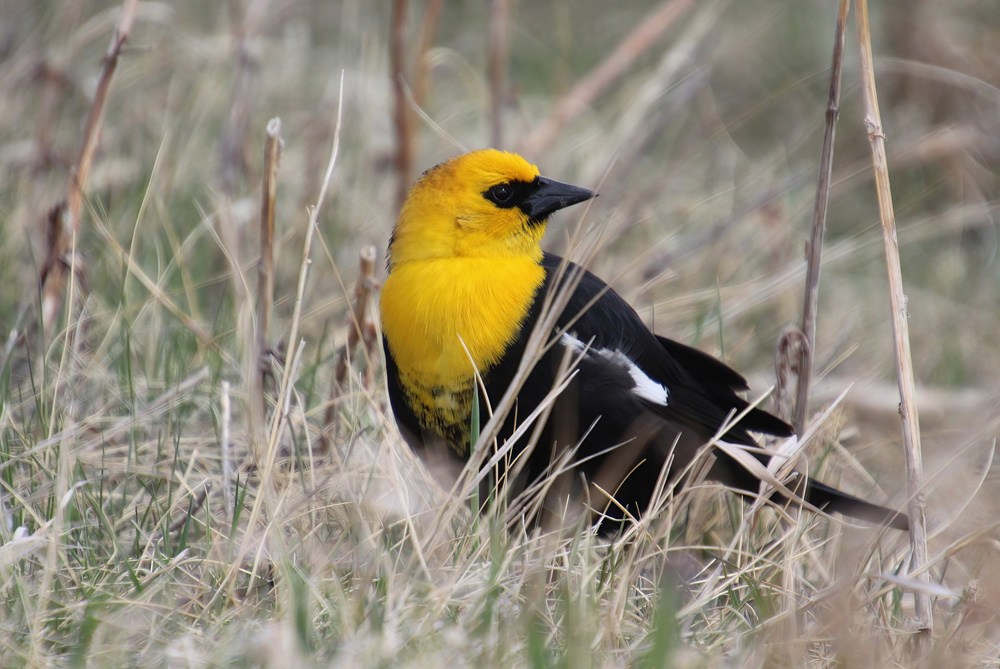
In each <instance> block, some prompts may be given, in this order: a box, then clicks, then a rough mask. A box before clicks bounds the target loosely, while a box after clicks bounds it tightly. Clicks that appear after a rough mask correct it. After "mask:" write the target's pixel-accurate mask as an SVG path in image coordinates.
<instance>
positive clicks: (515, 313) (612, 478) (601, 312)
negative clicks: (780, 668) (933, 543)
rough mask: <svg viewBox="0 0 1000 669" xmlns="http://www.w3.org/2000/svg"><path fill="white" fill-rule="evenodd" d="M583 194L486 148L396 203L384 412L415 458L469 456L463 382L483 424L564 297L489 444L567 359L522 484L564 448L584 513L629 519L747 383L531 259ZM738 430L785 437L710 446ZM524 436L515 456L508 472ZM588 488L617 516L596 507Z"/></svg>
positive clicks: (825, 499)
mask: <svg viewBox="0 0 1000 669" xmlns="http://www.w3.org/2000/svg"><path fill="white" fill-rule="evenodd" d="M591 197H593V193H592V192H591V191H589V190H586V189H584V188H579V187H576V186H571V185H568V184H564V183H559V182H558V181H553V180H551V179H547V178H545V177H543V176H540V175H539V172H538V169H537V168H536V167H535V166H534V165H531V164H530V163H528V162H527V161H525V160H524V159H523V158H521V157H520V156H517V155H514V154H511V153H504V152H501V151H496V150H482V151H474V152H471V153H467V154H465V155H462V156H460V157H458V158H455V159H453V160H449V161H448V162H445V163H443V164H441V165H438V166H437V167H434V168H432V169H430V170H428V171H427V172H426V173H425V174H424V175H423V177H422V178H421V179H420V180H419V181H418V182H417V183H416V185H415V186H414V187H413V189H412V190H411V191H410V194H409V197H408V198H407V200H406V202H405V204H404V205H403V208H402V211H401V212H400V215H399V220H398V222H397V224H396V227H395V229H394V230H393V235H392V240H391V242H390V245H389V251H388V267H389V275H388V277H387V278H386V280H385V284H384V285H383V288H382V297H381V316H382V331H383V334H384V347H385V356H386V366H387V376H388V386H389V399H390V401H391V403H392V409H393V412H394V413H395V416H396V421H397V423H398V424H399V427H400V431H401V432H402V433H403V436H404V437H405V439H406V440H407V442H408V443H409V444H410V445H411V446H412V447H413V448H414V449H415V450H416V451H417V452H418V453H421V454H422V455H425V456H429V455H431V454H433V453H435V452H438V453H440V452H446V453H449V454H450V455H451V457H453V458H455V459H457V460H459V461H463V460H464V459H466V458H468V456H469V449H470V424H471V421H470V416H471V413H472V403H473V401H474V398H475V397H476V396H477V393H476V392H475V390H474V384H475V383H476V372H478V373H479V374H480V375H481V378H482V381H483V383H484V386H485V389H486V397H483V396H482V393H479V394H478V396H479V402H480V406H481V410H480V416H482V417H483V418H482V420H483V422H484V423H485V421H486V417H487V415H488V413H487V412H488V407H487V401H488V400H489V401H492V405H495V404H496V403H497V402H499V401H500V398H501V397H503V395H504V392H505V391H506V390H507V388H508V386H509V385H510V384H511V382H512V379H513V378H514V375H515V372H516V370H517V368H518V365H519V363H520V361H521V358H522V356H523V354H524V350H525V345H526V342H527V341H528V337H529V335H530V334H531V332H532V329H533V328H534V327H535V325H536V323H537V322H538V321H539V319H540V317H541V314H542V305H543V303H544V302H545V298H546V295H548V294H550V293H554V292H556V291H558V290H560V287H561V286H567V287H566V288H565V289H567V290H571V291H572V293H571V295H570V296H569V299H568V302H567V303H566V304H565V307H564V308H563V309H562V311H561V313H560V314H559V316H558V318H557V319H556V322H555V326H554V328H553V330H552V332H551V333H549V334H550V337H549V339H550V344H551V346H550V347H549V348H548V349H547V351H546V352H545V353H544V354H543V355H542V356H541V358H540V359H539V360H538V362H537V364H535V366H534V368H533V369H532V371H531V372H530V374H529V376H528V377H527V379H526V381H525V382H524V384H523V386H522V387H521V389H520V390H519V391H518V394H517V402H516V405H515V407H514V410H513V411H511V412H510V413H509V414H508V416H507V418H506V421H505V423H504V425H503V429H502V430H501V432H500V437H499V443H501V444H502V443H504V440H505V439H506V438H508V437H509V436H510V435H511V434H512V433H513V431H514V429H515V427H516V425H517V423H518V421H523V420H524V418H525V417H526V416H529V415H530V414H531V413H532V411H534V410H535V408H536V407H538V406H539V404H540V403H542V402H543V401H544V400H545V397H546V395H547V394H549V393H550V392H551V391H552V388H553V385H554V381H555V379H556V376H557V374H558V370H559V369H560V366H561V365H562V366H563V367H562V368H563V369H565V360H566V359H568V358H569V359H573V360H575V361H576V362H577V371H576V375H575V376H573V377H572V381H571V382H570V383H569V385H568V387H567V388H566V389H565V390H564V391H563V392H562V393H561V395H560V396H559V398H558V399H557V400H556V401H555V402H554V404H553V405H552V407H551V411H549V412H548V414H547V416H546V417H545V420H544V424H543V426H542V428H541V432H540V437H539V439H538V440H537V442H536V446H535V448H534V449H533V450H532V451H531V452H530V453H529V454H528V455H527V460H526V461H525V462H524V463H522V464H523V466H522V468H521V469H520V471H521V472H522V475H521V480H520V484H521V486H522V487H523V486H524V485H526V484H530V483H532V482H534V481H536V480H538V479H539V478H540V477H543V476H545V475H546V474H547V473H548V472H550V471H551V469H552V468H551V466H550V465H551V463H552V462H553V461H554V459H555V457H556V455H558V454H559V453H565V452H566V449H575V450H574V451H573V457H572V462H573V463H574V466H573V470H572V472H571V477H570V486H571V487H575V489H576V492H577V493H579V492H584V491H583V490H582V489H581V485H582V483H581V482H582V481H584V480H585V481H587V482H588V483H587V485H588V486H591V485H592V486H593V487H592V488H591V490H589V491H586V492H587V493H588V494H589V495H590V504H591V506H592V507H594V508H596V509H598V510H600V509H606V513H607V514H608V515H610V516H613V517H618V518H620V517H621V516H622V515H623V514H622V511H621V509H622V508H624V509H626V510H628V512H629V513H630V514H632V515H635V516H636V517H637V516H638V514H641V513H643V512H644V511H645V510H646V509H647V506H648V504H649V501H650V498H651V495H652V494H653V492H654V491H655V489H656V486H657V481H658V478H659V477H660V475H661V470H662V469H663V468H664V467H667V466H669V468H670V472H680V471H681V470H682V469H684V467H685V466H686V465H687V464H688V463H690V462H691V460H692V458H694V457H695V454H696V453H697V451H698V450H699V448H700V447H702V446H703V445H704V444H705V443H706V442H707V441H708V440H710V439H711V438H712V437H713V436H714V435H715V434H716V432H717V431H718V430H719V429H720V427H721V426H723V424H724V423H725V422H726V421H727V419H728V418H730V417H731V416H732V415H733V414H734V413H739V412H743V411H744V410H745V409H746V408H747V403H746V401H744V400H743V399H742V398H741V397H739V396H738V395H737V394H736V392H737V391H741V390H745V389H746V388H747V384H746V381H745V380H744V379H743V377H742V376H740V375H739V374H737V373H736V372H735V371H733V370H732V369H730V368H729V367H727V366H726V365H725V364H723V363H722V362H720V361H718V360H716V359H715V358H713V357H711V356H709V355H707V354H705V353H702V352H700V351H698V350H696V349H693V348H690V347H688V346H685V345H683V344H679V343H677V342H675V341H671V340H670V339H666V338H664V337H659V336H657V335H655V334H653V333H652V332H650V330H649V329H648V328H647V327H646V326H645V324H643V322H642V320H641V319H640V318H639V316H638V314H636V312H635V310H633V309H632V307H630V306H629V305H628V304H627V303H626V302H625V301H624V300H623V299H622V298H621V297H620V296H619V295H618V294H617V293H615V291H614V290H612V289H610V288H609V287H608V285H607V284H605V283H604V282H603V281H601V279H599V278H597V277H596V276H594V275H593V274H591V273H590V272H586V271H583V270H582V269H580V268H578V267H577V266H576V265H573V264H572V263H568V262H566V261H564V260H563V259H562V258H560V257H558V256H555V255H552V254H550V253H544V252H543V251H542V249H541V247H540V246H539V242H540V241H541V239H542V235H543V234H544V233H545V225H546V220H547V219H548V217H549V215H550V214H552V213H553V212H555V211H558V210H559V209H562V208H564V207H568V206H570V205H573V204H577V203H579V202H583V201H585V200H588V199H590V198H591ZM561 266H562V267H563V268H564V271H562V272H560V271H559V269H560V267H561ZM566 268H568V269H569V271H565V269H566ZM574 275H575V276H574ZM574 284H575V285H574ZM751 432H760V433H765V434H771V435H777V436H782V437H786V436H790V435H791V434H792V429H791V427H790V426H789V425H787V424H786V423H785V422H783V421H781V420H779V419H778V418H776V417H774V416H772V415H771V414H769V413H767V412H765V411H762V410H760V409H756V408H755V409H751V410H750V411H748V412H747V413H746V415H745V416H744V417H743V418H742V420H740V421H739V423H738V424H737V425H735V426H734V427H732V428H730V429H729V430H728V432H726V433H725V434H724V435H723V439H724V440H725V441H726V442H729V443H733V444H742V445H747V446H756V443H755V442H754V439H753V437H752V436H751ZM531 434H532V432H531V431H530V430H529V431H528V432H527V434H525V435H524V436H522V437H521V438H520V442H521V443H518V444H516V445H515V446H514V448H513V451H512V453H511V459H512V460H516V459H517V457H518V456H519V455H522V454H523V451H524V448H525V447H524V444H525V443H527V442H528V441H529V436H530V435H531ZM715 457H716V460H715V462H714V464H713V465H712V466H711V468H710V470H709V472H708V477H709V478H711V479H714V480H717V481H721V482H722V483H724V484H727V485H729V486H732V487H734V488H737V489H740V490H746V491H756V490H758V489H759V480H758V479H757V478H755V477H754V476H753V475H751V474H750V473H749V472H748V470H747V469H746V468H745V467H743V466H741V465H740V464H738V463H737V462H736V461H735V460H733V459H732V458H731V457H729V456H728V455H726V454H725V453H723V452H721V451H718V450H717V452H716V453H715ZM757 457H758V458H759V459H760V460H761V461H762V462H767V460H768V458H767V456H762V455H757ZM508 462H509V460H508ZM670 472H668V474H669V473H670ZM581 475H582V476H581ZM512 484H513V482H512ZM598 488H599V489H600V490H603V491H608V492H610V493H613V494H614V497H615V500H616V502H617V504H608V500H607V499H606V498H602V496H600V495H595V491H596V490H597V489H598ZM595 496H596V499H595ZM802 496H803V497H804V499H806V500H807V501H808V502H809V503H811V504H813V505H815V506H818V507H825V508H826V509H827V510H830V511H836V512H840V513H844V514H847V515H850V516H854V517H857V518H861V519H865V520H869V521H872V522H878V523H884V524H888V525H890V526H892V527H896V528H900V529H906V528H907V527H908V521H907V519H906V517H905V516H904V515H902V514H899V513H896V512H895V511H892V510H890V509H886V508H883V507H880V506H876V505H874V504H870V503H868V502H864V501H862V500H860V499H858V498H856V497H852V496H850V495H848V494H846V493H843V492H840V491H839V490H836V489H834V488H831V487H829V486H826V485H823V484H822V483H819V482H818V481H808V483H807V487H806V488H805V490H804V492H802Z"/></svg>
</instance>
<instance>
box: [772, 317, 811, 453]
mask: <svg viewBox="0 0 1000 669" xmlns="http://www.w3.org/2000/svg"><path fill="white" fill-rule="evenodd" d="M808 358H809V343H808V342H807V341H806V336H805V334H803V332H802V330H799V329H798V328H797V327H795V326H794V325H789V326H788V327H786V328H785V329H784V330H783V331H782V333H781V336H780V337H779V338H778V349H777V350H776V351H775V353H774V371H775V374H776V376H777V383H776V384H775V386H774V399H773V402H774V415H776V416H777V417H778V418H780V419H781V420H783V421H785V422H786V423H787V422H790V421H791V420H792V394H791V385H792V377H793V376H794V377H797V378H798V379H799V381H798V383H799V388H801V387H802V368H803V367H804V366H805V361H806V360H807V359H808ZM796 432H797V433H798V434H803V432H800V431H798V430H796Z"/></svg>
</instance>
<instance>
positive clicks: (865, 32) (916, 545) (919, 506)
mask: <svg viewBox="0 0 1000 669" xmlns="http://www.w3.org/2000/svg"><path fill="white" fill-rule="evenodd" d="M855 7H856V8H857V17H856V20H857V24H858V38H859V41H860V47H861V74H862V77H863V79H864V86H863V89H864V98H865V127H866V129H867V132H868V141H869V142H870V143H871V148H872V162H873V163H874V168H875V187H876V190H877V191H878V210H879V217H880V219H881V221H882V237H883V240H884V242H885V256H886V264H887V265H888V270H889V300H890V303H891V306H892V339H893V344H894V347H893V351H894V353H895V358H896V380H897V382H898V383H899V396H900V402H899V413H900V416H901V417H902V419H903V420H902V422H903V449H904V453H905V456H906V472H907V479H908V484H909V486H908V492H909V496H910V503H909V508H908V512H909V516H910V548H911V550H912V552H913V557H912V563H911V565H910V569H911V573H913V574H915V577H916V578H917V579H919V580H921V581H923V582H927V580H928V574H927V572H926V570H925V565H926V564H927V518H926V515H925V510H924V506H925V496H924V491H923V459H922V456H921V452H920V422H919V417H918V415H917V405H916V402H915V401H914V392H915V385H916V384H915V381H914V377H913V361H912V360H911V357H910V334H909V328H908V324H907V314H906V295H905V294H904V293H903V276H902V272H901V271H900V267H899V243H898V241H897V239H896V217H895V213H894V212H893V208H892V191H891V190H890V188H889V170H888V166H887V163H886V157H885V132H884V130H883V129H882V117H881V115H880V114H879V109H878V91H877V89H876V88H875V65H874V62H873V58H872V42H871V29H870V27H869V24H868V2H867V0H855ZM914 597H915V600H916V601H915V604H916V606H915V614H916V618H917V620H916V623H917V627H918V629H919V630H920V631H921V632H922V634H921V636H922V637H923V638H925V639H926V638H929V637H930V633H931V631H932V629H933V622H934V621H933V617H932V612H931V600H930V595H929V594H928V593H927V591H926V590H924V591H917V592H914Z"/></svg>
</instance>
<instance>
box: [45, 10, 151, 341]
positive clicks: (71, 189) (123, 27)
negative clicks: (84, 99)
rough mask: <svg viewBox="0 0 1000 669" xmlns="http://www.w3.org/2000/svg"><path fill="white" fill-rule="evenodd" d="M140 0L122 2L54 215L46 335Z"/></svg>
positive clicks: (79, 268)
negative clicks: (63, 195) (60, 203)
mask: <svg viewBox="0 0 1000 669" xmlns="http://www.w3.org/2000/svg"><path fill="white" fill-rule="evenodd" d="M138 5H139V0H125V1H124V2H123V3H122V12H121V17H120V18H119V19H118V26H117V27H116V28H115V32H114V35H113V36H112V38H111V45H110V46H109V47H108V52H107V54H105V56H104V64H103V65H102V66H101V72H100V74H99V75H98V77H97V88H96V89H95V91H94V101H93V102H92V103H91V105H90V111H89V113H88V114H87V124H86V126H84V130H83V143H82V144H81V146H80V156H79V158H78V159H77V161H76V169H74V170H73V171H71V172H70V175H69V183H68V185H67V191H66V192H67V194H66V204H65V208H63V207H58V208H57V210H56V211H55V212H53V214H52V224H53V225H54V226H55V227H54V229H53V230H52V234H51V235H50V238H49V240H50V246H49V255H48V259H47V260H46V262H45V265H44V266H43V267H42V274H41V281H42V284H43V288H42V327H43V328H44V331H45V334H46V338H48V336H49V334H51V331H52V326H53V324H54V323H55V318H56V314H57V313H58V312H59V307H60V305H61V304H62V293H63V287H64V285H65V283H66V271H67V269H68V268H69V264H70V263H69V261H68V259H67V257H66V256H67V254H68V253H70V250H71V247H73V246H75V240H76V233H77V232H78V231H79V229H80V209H81V208H82V206H83V191H84V189H85V188H86V187H87V179H88V177H89V176H90V168H91V166H92V165H93V163H94V155H95V154H96V153H97V143H98V141H99V140H100V137H101V126H102V125H103V122H104V105H105V103H106V102H107V98H108V90H109V89H110V88H111V77H112V75H114V73H115V68H116V67H117V66H118V58H119V56H120V55H121V51H122V46H124V44H125V41H126V40H127V39H128V37H129V35H130V34H131V32H132V24H133V22H134V20H135V12H136V9H137V7H138ZM74 264H75V267H76V271H78V272H82V271H83V269H82V265H81V264H80V262H79V259H75V261H74Z"/></svg>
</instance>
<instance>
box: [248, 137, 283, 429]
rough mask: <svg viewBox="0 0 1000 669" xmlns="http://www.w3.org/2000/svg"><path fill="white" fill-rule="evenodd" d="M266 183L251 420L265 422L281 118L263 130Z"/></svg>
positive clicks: (261, 216) (254, 423)
mask: <svg viewBox="0 0 1000 669" xmlns="http://www.w3.org/2000/svg"><path fill="white" fill-rule="evenodd" d="M264 136H265V139H264V183H263V184H262V186H261V206H260V257H259V258H258V259H257V346H256V351H255V355H254V356H253V360H254V361H255V362H254V364H255V365H256V366H257V369H256V370H253V373H251V375H250V378H251V382H250V394H251V408H250V412H251V414H252V415H253V420H252V423H253V425H254V426H255V427H258V428H260V427H263V425H264V409H265V406H264V383H265V381H266V380H267V376H268V374H269V373H270V371H271V356H270V343H269V341H268V333H269V332H270V331H271V313H272V310H273V308H274V203H275V198H276V195H277V192H278V160H279V157H280V154H281V119H279V118H272V119H271V120H270V121H268V123H267V127H266V128H265V131H264Z"/></svg>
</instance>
